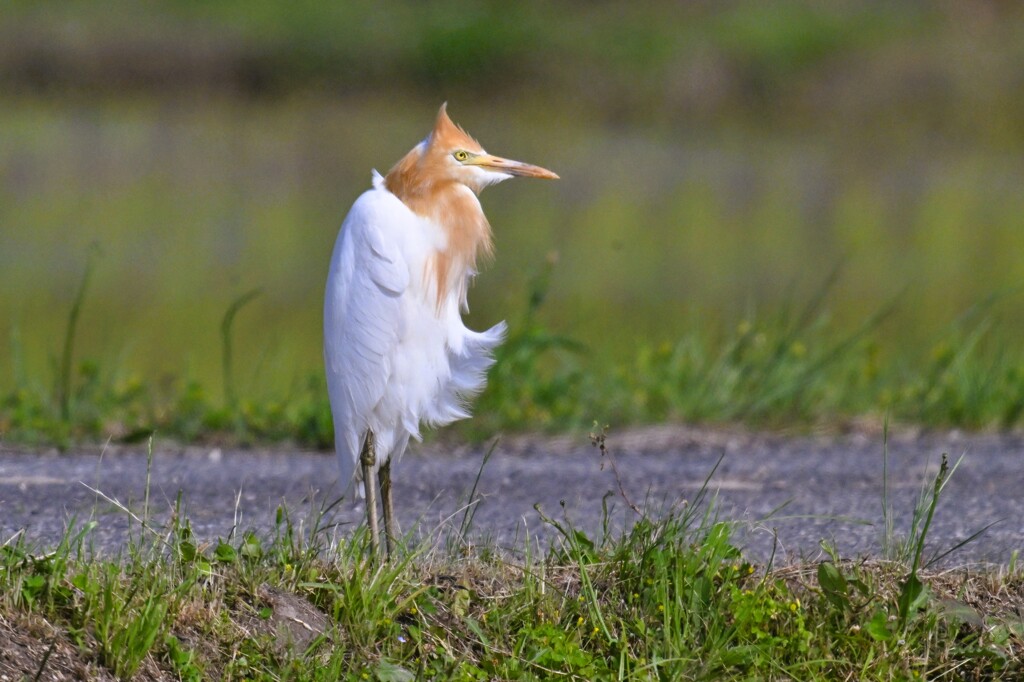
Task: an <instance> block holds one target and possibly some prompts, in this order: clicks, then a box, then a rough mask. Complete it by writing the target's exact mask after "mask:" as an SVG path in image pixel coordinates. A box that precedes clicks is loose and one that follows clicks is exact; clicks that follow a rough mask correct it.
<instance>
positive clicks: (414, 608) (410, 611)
mask: <svg viewBox="0 0 1024 682" xmlns="http://www.w3.org/2000/svg"><path fill="white" fill-rule="evenodd" d="M409 613H411V614H412V615H414V616H415V615H416V614H417V613H418V611H416V607H415V606H414V607H412V608H411V609H409Z"/></svg>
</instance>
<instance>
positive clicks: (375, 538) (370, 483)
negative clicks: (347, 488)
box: [359, 431, 380, 557]
mask: <svg viewBox="0 0 1024 682" xmlns="http://www.w3.org/2000/svg"><path fill="white" fill-rule="evenodd" d="M375 450H376V448H374V437H373V431H367V432H366V440H365V441H363V452H362V454H360V455H359V461H360V462H361V463H362V465H363V486H364V487H365V488H366V521H367V523H368V524H369V526H370V546H371V547H372V548H373V556H374V557H378V556H380V527H379V525H378V523H377V481H376V480H375V479H376V476H375V475H374V466H375V465H376V464H377V455H376V454H375V452H374V451H375Z"/></svg>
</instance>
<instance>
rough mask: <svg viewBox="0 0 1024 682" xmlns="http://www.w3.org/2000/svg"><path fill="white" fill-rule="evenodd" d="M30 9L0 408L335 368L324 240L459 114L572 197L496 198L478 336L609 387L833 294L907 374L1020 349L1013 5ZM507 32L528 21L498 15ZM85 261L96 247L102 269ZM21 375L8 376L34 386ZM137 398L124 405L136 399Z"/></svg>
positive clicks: (5, 103)
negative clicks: (614, 378)
mask: <svg viewBox="0 0 1024 682" xmlns="http://www.w3.org/2000/svg"><path fill="white" fill-rule="evenodd" d="M95 7H97V6H94V5H85V4H69V5H66V6H65V5H64V4H60V3H48V2H44V3H14V4H13V6H12V7H11V8H10V10H9V12H8V16H7V19H5V20H3V21H2V22H0V43H2V44H3V45H4V47H2V48H0V88H3V89H4V90H5V91H6V92H5V95H4V97H3V100H2V102H0V131H2V132H0V325H3V328H0V363H2V364H3V366H4V370H3V371H2V372H0V390H9V389H10V388H11V387H12V386H14V385H16V384H18V383H19V381H21V380H24V378H25V377H45V376H49V373H50V370H51V367H52V364H53V363H54V362H55V360H54V358H56V357H57V356H58V354H59V350H60V346H61V342H62V335H63V333H64V326H65V324H66V321H67V311H68V309H69V308H70V306H71V303H72V300H73V298H74V293H75V291H76V288H77V287H78V284H79V281H80V279H81V277H82V273H83V271H84V269H85V266H86V262H87V259H88V254H89V253H90V250H91V249H93V248H95V250H96V253H97V256H96V259H95V265H94V268H95V269H94V277H93V279H92V282H91V285H90V289H89V291H88V293H87V297H86V300H85V306H84V309H83V311H82V317H81V323H80V324H81V330H80V339H79V344H78V346H77V348H76V355H77V356H78V357H79V358H92V359H95V360H97V361H98V363H99V366H100V367H101V368H102V371H104V372H108V373H110V374H111V375H112V377H113V379H116V380H117V381H123V382H132V381H145V382H147V383H153V384H156V385H160V384H161V382H165V383H166V382H172V381H178V380H181V379H182V377H184V378H192V379H197V380H199V381H201V382H202V383H203V384H204V385H205V386H207V387H208V388H209V389H210V390H211V392H213V393H214V394H218V393H219V390H220V366H221V365H220V362H221V356H220V352H221V351H220V340H219V336H218V334H219V324H220V318H221V316H222V315H223V314H224V311H225V310H226V309H227V308H228V306H229V305H230V304H231V302H232V301H233V300H235V299H236V298H237V297H238V296H239V295H241V294H242V293H244V292H246V291H248V290H250V289H252V288H256V287H259V288H260V289H261V290H262V295H261V296H260V297H259V298H258V299H256V300H255V302H253V303H252V304H251V305H250V306H249V307H247V308H245V309H244V310H243V311H242V312H241V313H240V314H239V316H238V321H237V324H236V328H235V335H236V337H235V338H236V352H237V359H236V368H237V378H238V381H239V390H240V391H241V392H244V393H245V394H246V395H251V396H257V397H273V396H280V395H283V394H287V393H288V392H289V391H291V390H293V389H294V387H295V386H296V385H297V383H298V382H301V381H304V380H305V377H307V376H308V375H309V374H310V373H314V372H317V371H319V365H320V336H319V335H320V326H319V325H320V309H321V300H322V286H323V281H324V278H325V276H326V267H327V261H328V258H329V255H330V249H331V246H332V244H333V241H334V239H335V236H336V231H337V227H338V225H339V224H340V222H341V220H342V218H343V217H344V215H345V212H346V211H347V209H348V207H349V206H350V205H351V203H352V201H353V200H354V199H355V197H356V196H358V194H359V193H360V192H361V191H363V190H364V189H365V188H366V187H368V184H369V174H370V169H372V168H377V169H379V170H381V171H386V170H387V168H388V167H389V166H390V165H391V163H393V162H394V161H395V160H397V159H398V158H399V157H400V156H401V155H402V154H403V153H404V152H405V151H406V150H407V149H408V148H410V147H411V146H412V145H413V144H415V143H416V142H417V141H418V140H419V139H421V138H422V137H423V135H424V134H425V133H426V132H427V131H428V130H429V125H430V123H431V121H432V117H433V115H434V113H435V111H436V108H437V106H438V105H439V104H440V103H441V101H444V100H447V101H448V102H449V111H450V112H451V114H452V115H453V117H454V118H455V120H456V121H458V122H460V123H461V124H462V125H464V126H465V127H466V128H467V130H469V132H470V133H472V134H473V135H475V136H476V137H478V138H479V139H480V140H481V142H482V143H483V144H484V145H485V146H486V147H487V148H488V150H490V151H493V152H495V153H499V154H503V155H507V156H511V157H513V158H520V159H522V160H526V161H530V162H534V163H538V164H541V165H544V166H546V167H549V168H552V169H554V170H556V171H557V172H558V173H559V174H560V175H561V176H562V178H563V180H561V181H560V182H558V183H537V182H528V181H516V182H511V183H507V184H505V185H502V186H500V187H498V188H494V189H490V190H488V191H487V192H486V193H485V194H484V195H483V203H484V207H485V210H486V211H487V213H488V215H489V216H490V218H491V221H492V224H493V226H494V228H495V232H496V237H497V247H498V251H497V253H498V255H497V259H496V261H495V262H494V263H493V264H491V265H490V266H489V267H487V268H486V270H485V271H484V272H483V274H482V275H481V276H480V277H479V278H478V281H477V284H476V286H475V288H474V289H473V291H472V292H471V296H470V303H471V306H472V309H473V313H472V322H473V324H474V325H475V326H477V327H483V326H485V325H487V324H490V323H492V322H494V321H496V320H498V319H501V318H505V317H507V318H510V319H512V320H517V319H519V318H520V317H521V315H522V314H523V311H524V310H525V308H526V306H527V302H528V297H529V293H530V286H531V285H530V282H531V278H532V277H534V276H535V275H536V274H537V273H539V272H541V271H542V270H543V269H544V267H545V263H548V262H549V261H551V260H553V259H556V258H557V264H556V265H555V267H554V270H553V274H552V276H551V279H550V282H549V283H548V288H547V298H546V300H545V302H544V305H543V307H542V308H541V309H540V311H539V316H540V320H541V321H542V322H543V324H544V325H545V326H546V327H548V328H550V329H552V330H553V331H555V332H558V333H561V334H565V335H568V336H571V337H573V338H576V339H578V340H580V341H582V342H583V343H585V344H586V346H587V347H588V349H589V352H588V354H587V356H586V358H585V363H590V364H591V365H592V366H600V365H604V364H614V363H616V362H626V361H629V360H631V359H632V358H633V357H634V356H635V355H636V350H637V348H638V347H639V346H644V345H649V346H651V347H657V346H659V344H662V343H663V342H674V341H675V340H676V339H678V338H680V337H681V336H683V335H684V334H694V333H696V334H698V335H699V336H701V337H702V338H706V339H710V340H713V339H716V338H720V337H721V336H722V335H726V334H728V333H730V332H731V330H733V329H735V328H736V327H737V325H740V324H741V323H742V321H743V320H746V319H750V318H752V317H763V316H766V315H767V316H770V315H773V314H775V313H776V312H777V311H779V310H782V309H784V308H787V307H791V306H793V305H798V304H799V302H802V301H807V300H809V299H811V298H813V297H814V296H815V295H817V294H818V293H819V291H820V289H821V287H822V285H823V282H825V281H826V280H827V279H828V277H829V275H830V273H832V272H833V271H835V270H836V269H837V268H838V269H839V272H840V275H839V278H838V280H837V281H836V284H835V285H834V286H833V287H832V289H831V291H830V292H829V293H828V295H827V297H826V299H825V304H824V310H825V311H827V313H828V315H829V317H830V319H831V322H830V324H831V325H834V328H835V329H837V330H840V333H841V332H842V330H852V329H855V328H856V327H857V326H858V325H859V324H861V323H862V322H863V321H864V320H866V319H867V318H868V317H869V316H870V315H871V314H873V313H875V312H876V311H878V310H879V309H881V308H882V307H884V306H886V305H887V304H889V303H890V302H892V301H894V300H895V301H896V308H895V310H894V312H893V314H892V315H890V316H889V317H887V318H886V321H885V322H884V324H883V326H881V327H880V328H879V329H878V330H877V331H876V332H875V336H874V337H873V338H874V342H875V343H876V344H877V346H878V352H879V353H880V354H881V355H882V356H883V357H887V358H890V359H891V358H897V359H901V361H902V362H906V363H908V364H909V365H910V366H912V365H913V364H914V363H915V362H919V361H922V362H923V361H927V360H928V358H929V353H932V352H933V351H934V347H935V346H936V344H937V343H939V341H940V339H942V338H943V337H944V335H946V334H947V333H948V331H949V329H950V328H951V325H953V324H954V323H955V322H956V320H958V318H959V317H960V316H961V314H963V313H964V312H965V311H966V310H968V309H969V308H971V306H973V305H975V304H979V303H981V302H983V301H985V300H986V299H988V298H989V297H992V296H995V297H996V301H995V303H993V304H992V305H990V306H987V307H986V308H985V311H984V312H985V318H984V319H985V320H986V321H987V322H990V323H991V324H992V330H991V332H990V333H989V334H988V335H987V336H986V338H985V341H984V344H985V348H987V349H988V351H986V352H990V353H993V354H1000V353H1002V352H1003V350H1002V349H1004V348H1005V347H1008V346H1009V347H1011V348H1013V347H1016V345H1017V339H1019V338H1020V335H1021V333H1022V332H1024V293H1022V292H1021V291H1020V288H1021V285H1022V284H1024V257H1022V255H1021V254H1024V229H1022V228H1024V191H1021V188H1022V185H1024V77H1022V76H1021V74H1024V21H1022V19H1024V11H1022V10H1021V9H1020V8H1019V7H1018V6H1017V5H1012V4H1001V3H962V4H961V3H945V4H941V5H931V4H929V3H893V4H890V3H881V2H879V3H867V4H866V5H864V6H860V5H859V4H856V3H849V4H847V3H837V4H836V5H835V6H834V7H832V8H831V9H820V8H818V9H815V8H816V7H818V6H817V5H815V4H810V3H808V4H804V3H784V4H781V5H779V7H778V8H777V11H776V12H770V11H768V10H765V9H762V8H761V5H760V4H759V3H754V2H746V3H745V2H739V3H730V4H728V5H718V4H715V3H708V4H704V3H690V4H686V5H685V6H683V7H677V6H676V4H675V3H668V2H665V3H657V2H652V3H640V4H615V3H601V4H579V5H575V4H572V3H570V4H565V5H559V6H558V7H551V6H548V5H546V4H541V3H518V4H516V5H515V7H516V9H509V5H507V4H505V3H482V4H478V5H474V6H473V7H474V9H472V10H470V9H469V6H468V5H463V4H461V3H454V2H449V3H441V4H440V5H433V6H432V7H433V8H432V9H425V8H424V7H423V6H421V5H419V4H418V3H412V2H409V3H399V4H396V5H395V6H394V7H390V8H388V9H382V8H380V7H378V6H377V5H371V4H368V3H351V4H348V3H346V4H345V5H344V8H343V6H342V5H341V4H338V5H337V6H335V5H330V6H329V8H328V5H323V6H321V5H320V4H314V3H298V4H289V5H287V6H285V5H284V4H281V5H278V4H275V3H270V2H257V3H239V2H231V1H230V0H223V1H221V2H215V3H191V2H170V3H153V4H145V5H137V4H135V3H113V4H110V5H109V7H108V10H109V11H101V10H99V9H95ZM506 13H508V14H507V15H506ZM93 245H95V247H94V246H93ZM19 375H21V379H19ZM115 375H116V376H115Z"/></svg>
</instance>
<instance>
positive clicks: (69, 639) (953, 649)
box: [0, 467, 1024, 680]
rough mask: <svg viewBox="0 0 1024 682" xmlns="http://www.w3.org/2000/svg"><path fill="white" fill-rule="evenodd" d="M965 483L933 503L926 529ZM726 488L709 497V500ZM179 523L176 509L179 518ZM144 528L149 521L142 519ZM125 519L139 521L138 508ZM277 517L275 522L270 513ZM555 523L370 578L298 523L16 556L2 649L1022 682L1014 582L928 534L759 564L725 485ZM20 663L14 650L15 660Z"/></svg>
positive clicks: (192, 676)
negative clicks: (952, 561)
mask: <svg viewBox="0 0 1024 682" xmlns="http://www.w3.org/2000/svg"><path fill="white" fill-rule="evenodd" d="M948 474H949V472H948V471H947V469H946V468H945V467H943V469H942V471H940V473H939V474H938V475H937V477H936V479H935V480H934V482H933V483H932V484H931V485H930V487H931V489H932V490H933V492H934V496H933V497H931V498H929V500H930V502H929V504H928V506H927V507H926V508H925V514H926V515H927V516H928V517H929V518H930V515H931V513H932V512H933V511H934V507H935V505H936V504H937V503H938V501H939V495H940V493H941V490H942V486H943V484H944V482H945V480H946V478H947V477H948ZM711 485H713V482H712V483H711ZM179 508H180V501H179ZM144 509H146V507H144ZM125 512H126V513H128V512H127V510H125ZM268 513H269V510H268ZM542 518H544V520H545V522H546V523H547V524H548V525H549V527H550V529H551V530H552V531H553V532H554V533H555V538H556V539H555V540H554V541H552V543H551V544H550V546H549V547H548V548H547V549H542V548H539V547H537V546H536V545H533V544H531V542H530V541H529V540H528V539H527V540H525V541H520V544H518V545H516V546H514V547H511V548H504V549H498V548H496V547H494V546H491V545H488V544H486V543H483V544H466V543H465V541H464V538H465V537H466V536H465V533H464V531H465V530H466V529H465V528H464V527H462V528H456V527H455V526H454V525H453V526H451V527H441V528H436V529H433V530H430V531H426V532H425V538H424V539H423V540H416V541H412V540H407V541H408V542H411V544H407V545H406V546H405V547H404V549H403V550H402V551H401V552H400V556H399V558H398V559H397V560H395V561H392V562H390V563H386V564H383V565H375V564H374V563H372V562H370V561H368V560H367V558H366V554H367V549H368V548H367V545H368V543H367V538H366V536H365V532H364V531H365V529H363V528H360V529H357V530H356V532H355V533H353V534H350V535H348V534H346V535H345V536H341V535H338V534H337V533H336V532H335V531H334V530H332V529H331V528H330V527H329V525H327V519H329V515H328V516H320V515H318V514H314V518H313V519H312V521H313V523H312V524H311V525H310V526H308V527H307V528H308V530H307V531H305V532H303V533H300V531H298V530H297V527H296V526H294V525H292V523H291V521H290V518H289V514H288V512H287V510H285V509H278V510H277V513H276V520H275V525H274V529H273V530H272V531H271V532H270V533H269V534H267V535H265V536H258V535H255V534H253V533H249V532H243V533H239V534H238V535H234V536H229V537H227V538H225V539H220V540H216V541H215V542H212V543H205V544H199V543H198V541H197V539H196V538H195V537H194V536H193V535H192V533H191V531H190V529H189V521H188V519H187V517H183V516H181V515H180V514H175V515H173V516H172V518H171V520H170V521H169V522H168V525H167V526H166V527H154V526H153V522H152V520H151V519H149V518H148V516H147V511H143V512H142V516H141V517H139V516H133V517H132V519H133V524H132V527H131V530H130V531H129V532H130V535H131V539H130V541H129V542H128V544H127V546H126V548H125V549H124V550H123V551H122V553H121V554H120V555H118V556H113V557H112V556H99V555H96V554H95V553H94V552H92V551H91V549H90V542H89V534H90V531H91V530H92V529H93V528H94V527H95V524H96V523H97V522H96V521H89V522H88V523H85V524H74V523H73V524H72V525H71V526H70V527H69V529H68V531H67V533H66V535H65V538H64V540H63V541H62V542H61V543H60V545H59V546H58V547H57V548H55V549H52V550H49V551H43V550H42V549H40V548H36V547H33V546H32V544H31V541H30V540H27V539H26V538H25V537H24V536H19V537H17V538H12V539H8V540H7V541H6V542H5V543H4V544H3V546H2V548H0V641H7V642H14V641H17V642H18V643H19V644H20V645H21V646H26V645H27V643H28V644H32V645H34V646H36V649H35V650H36V651H37V652H40V653H42V652H44V651H45V655H22V656H15V657H13V658H11V659H9V664H10V665H13V666H15V667H14V668H12V670H13V672H14V673H15V674H20V675H24V676H26V678H27V679H33V675H34V676H35V678H36V679H45V678H46V677H47V675H48V674H53V671H55V670H60V669H66V667H65V666H73V667H74V668H75V669H79V670H85V671H88V674H89V676H90V677H94V678H99V677H100V676H101V675H103V674H112V675H113V676H115V677H116V678H118V679H130V678H132V676H133V675H135V674H137V673H139V674H145V675H146V676H147V677H149V678H151V677H155V676H157V675H161V674H162V675H164V676H169V677H170V678H173V679H183V680H200V679H211V678H217V679H224V680H234V679H239V680H240V679H282V678H287V679H310V680H335V679H343V680H364V679H376V680H411V679H454V680H485V679H495V678H500V679H509V680H537V679H551V678H552V677H565V678H566V679H579V680H605V679H641V680H647V679H661V680H666V679H673V680H674V679H737V680H739V679H744V680H745V679H752V678H757V679H802V680H818V679H820V680H831V679H872V680H888V679H918V678H920V679H1012V678H1013V677H1014V676H1017V675H1020V674H1021V671H1022V669H1021V660H1022V654H1024V622H1022V621H1021V618H1020V610H1019V609H1020V608H1021V606H1022V602H1024V575H1022V574H1021V572H1020V570H1019V568H1018V567H1016V566H1012V565H1011V566H1009V567H1004V568H1002V569H990V570H987V571H980V572H979V571H973V570H972V571H968V570H955V571H948V570H947V571H944V572H941V573H938V572H934V571H928V570H926V569H924V568H923V565H922V563H921V561H920V548H921V547H922V546H923V543H924V541H925V538H926V536H927V532H928V524H927V522H925V523H924V524H923V525H922V526H920V527H916V529H909V530H910V532H911V535H913V538H914V543H915V546H916V547H917V551H916V552H915V553H914V554H913V556H912V558H910V560H891V561H864V560H861V561H849V560H844V559H843V558H841V557H839V556H837V555H835V553H834V552H832V554H831V556H829V557H828V558H826V559H824V560H823V561H820V562H818V563H813V564H801V565H793V566H786V567H773V566H770V565H769V566H754V565H752V564H751V563H750V562H748V561H747V560H745V559H744V556H743V553H742V551H741V550H740V549H739V548H738V547H737V546H735V545H734V544H733V541H732V535H733V530H734V526H733V524H731V523H727V522H723V521H721V520H719V519H718V517H717V515H716V513H715V509H714V506H713V498H712V496H711V495H710V494H709V489H708V487H705V488H704V489H702V490H701V491H700V492H699V493H698V494H697V495H696V496H695V498H694V499H693V500H690V501H689V502H688V503H686V504H677V505H675V506H673V507H671V508H668V509H665V510H662V512H661V513H659V514H658V515H657V516H647V515H644V514H639V515H638V516H637V517H636V518H635V525H634V526H633V528H632V529H631V530H630V531H628V532H626V533H623V534H621V535H599V536H589V535H587V534H585V533H583V532H582V531H580V530H578V529H576V528H575V527H574V526H573V525H572V522H571V519H568V518H563V519H552V518H546V517H542ZM7 650H8V651H18V650H19V649H18V647H8V649H7Z"/></svg>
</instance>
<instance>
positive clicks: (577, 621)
mask: <svg viewBox="0 0 1024 682" xmlns="http://www.w3.org/2000/svg"><path fill="white" fill-rule="evenodd" d="M576 625H583V616H580V617H579V618H577V619H576Z"/></svg>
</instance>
